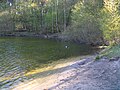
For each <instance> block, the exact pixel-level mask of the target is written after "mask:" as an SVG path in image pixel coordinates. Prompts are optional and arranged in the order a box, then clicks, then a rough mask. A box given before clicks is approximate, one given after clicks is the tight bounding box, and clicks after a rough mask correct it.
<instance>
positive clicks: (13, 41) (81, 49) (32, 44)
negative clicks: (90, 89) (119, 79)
mask: <svg viewBox="0 0 120 90" xmlns="http://www.w3.org/2000/svg"><path fill="white" fill-rule="evenodd" d="M95 52H96V49H93V48H92V47H90V46H89V45H78V44H75V43H70V42H61V41H56V40H47V39H40V38H33V37H31V38H25V37H1V38H0V90H1V89H5V88H9V87H11V86H13V85H14V84H16V83H19V82H24V80H29V79H32V78H34V77H35V75H36V73H35V72H31V71H34V70H36V69H39V70H38V71H39V72H40V71H41V72H42V71H44V70H46V68H47V67H49V66H52V65H53V64H52V63H54V62H57V63H59V62H64V60H65V59H67V58H73V57H78V56H86V55H93V54H94V53H95ZM62 60H63V61H62ZM68 62H69V59H68ZM43 68H44V69H43ZM38 71H36V72H38ZM41 76H42V75H41Z"/></svg>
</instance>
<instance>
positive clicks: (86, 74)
mask: <svg viewBox="0 0 120 90" xmlns="http://www.w3.org/2000/svg"><path fill="white" fill-rule="evenodd" d="M12 90H120V59H118V60H113V61H109V59H107V58H102V59H101V60H99V61H94V57H90V58H86V59H83V60H80V61H76V62H72V63H69V65H67V66H65V67H62V68H59V69H58V72H57V73H55V74H52V75H50V76H48V77H45V78H42V80H41V78H37V79H35V80H31V81H29V82H24V83H21V84H19V85H17V86H16V87H14V88H13V89H12Z"/></svg>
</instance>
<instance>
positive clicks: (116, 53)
mask: <svg viewBox="0 0 120 90" xmlns="http://www.w3.org/2000/svg"><path fill="white" fill-rule="evenodd" d="M101 56H107V57H109V58H112V57H120V45H116V46H112V47H111V46H109V47H107V48H106V49H105V50H104V51H103V52H102V53H101Z"/></svg>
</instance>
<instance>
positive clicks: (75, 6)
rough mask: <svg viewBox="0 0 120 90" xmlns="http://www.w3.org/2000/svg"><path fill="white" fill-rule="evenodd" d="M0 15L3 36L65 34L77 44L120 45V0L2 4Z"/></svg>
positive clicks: (42, 0)
mask: <svg viewBox="0 0 120 90" xmlns="http://www.w3.org/2000/svg"><path fill="white" fill-rule="evenodd" d="M23 2H24V3H23ZM0 11H1V12H0V28H1V31H2V32H3V31H20V30H22V31H29V32H36V33H60V32H62V33H63V35H65V36H66V37H67V39H69V40H74V41H76V42H82V43H88V44H97V45H98V44H107V43H106V42H109V43H119V42H120V1H119V0H26V1H25V0H14V2H13V3H12V6H10V5H8V4H7V3H6V2H5V1H4V2H3V1H1V3H0Z"/></svg>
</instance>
